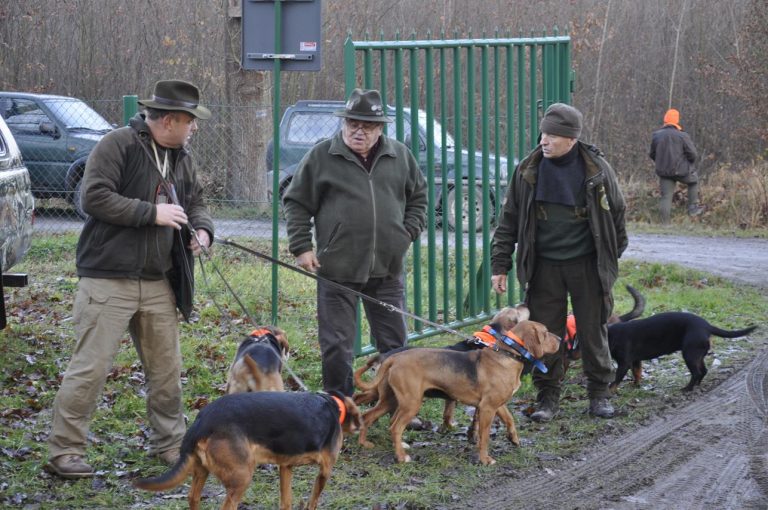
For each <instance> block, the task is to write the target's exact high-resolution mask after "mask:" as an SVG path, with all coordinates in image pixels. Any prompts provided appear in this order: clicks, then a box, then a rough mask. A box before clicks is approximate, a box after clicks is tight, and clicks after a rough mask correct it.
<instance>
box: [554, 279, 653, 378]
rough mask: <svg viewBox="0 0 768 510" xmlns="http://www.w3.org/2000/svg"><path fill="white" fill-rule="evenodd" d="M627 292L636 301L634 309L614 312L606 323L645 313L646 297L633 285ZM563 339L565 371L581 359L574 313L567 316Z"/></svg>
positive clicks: (629, 318)
mask: <svg viewBox="0 0 768 510" xmlns="http://www.w3.org/2000/svg"><path fill="white" fill-rule="evenodd" d="M626 288H627V292H629V294H630V295H631V296H632V299H633V301H634V304H633V306H632V310H630V311H629V312H627V313H625V314H623V315H616V314H613V315H611V316H610V317H608V320H607V321H606V324H608V325H609V326H610V325H611V324H617V323H619V322H629V321H631V320H633V319H637V318H638V317H640V316H641V315H643V312H644V311H645V298H644V297H643V295H642V294H640V292H638V291H637V289H635V288H634V287H633V286H631V285H626ZM563 341H564V343H565V348H564V350H563V372H567V371H568V367H569V365H570V364H571V361H575V360H579V359H581V348H580V346H579V336H578V327H577V325H576V318H575V316H574V315H573V314H569V315H568V317H567V318H566V332H565V337H564V338H563Z"/></svg>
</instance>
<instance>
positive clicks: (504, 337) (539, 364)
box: [487, 326, 549, 374]
mask: <svg viewBox="0 0 768 510" xmlns="http://www.w3.org/2000/svg"><path fill="white" fill-rule="evenodd" d="M487 331H488V333H490V334H492V335H493V336H495V337H496V338H497V339H498V340H501V341H502V342H504V345H506V346H507V347H511V348H512V349H514V350H515V352H517V353H518V354H520V356H522V357H523V359H525V360H526V361H530V362H531V363H533V366H534V367H536V368H538V369H539V370H540V371H541V373H542V374H546V373H547V372H548V371H549V370H548V369H547V366H546V365H545V364H544V363H542V361H541V360H538V359H536V358H534V357H533V354H531V352H530V351H529V350H528V349H526V348H525V347H523V346H522V345H520V344H519V343H517V342H515V341H514V340H512V339H511V338H509V337H508V336H507V335H504V334H502V333H499V332H498V331H496V330H495V329H493V328H492V327H490V326H489V327H488V330H487Z"/></svg>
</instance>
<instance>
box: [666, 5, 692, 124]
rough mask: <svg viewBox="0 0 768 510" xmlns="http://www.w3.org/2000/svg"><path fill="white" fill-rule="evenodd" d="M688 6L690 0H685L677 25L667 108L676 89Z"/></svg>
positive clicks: (669, 106)
mask: <svg viewBox="0 0 768 510" xmlns="http://www.w3.org/2000/svg"><path fill="white" fill-rule="evenodd" d="M687 8H688V0H683V7H682V8H681V9H680V18H679V19H678V21H677V27H676V28H675V32H676V36H675V56H674V57H673V58H672V76H671V77H670V79H669V101H668V102H667V108H668V109H669V108H672V91H673V90H674V89H675V72H676V71H677V51H678V49H679V48H680V33H681V32H682V31H683V17H684V16H685V11H686V10H687Z"/></svg>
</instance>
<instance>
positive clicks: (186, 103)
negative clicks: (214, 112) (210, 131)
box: [139, 80, 211, 119]
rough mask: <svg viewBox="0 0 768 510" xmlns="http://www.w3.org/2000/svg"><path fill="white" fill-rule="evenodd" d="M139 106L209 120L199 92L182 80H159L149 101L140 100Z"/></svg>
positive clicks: (209, 112)
mask: <svg viewBox="0 0 768 510" xmlns="http://www.w3.org/2000/svg"><path fill="white" fill-rule="evenodd" d="M139 104H141V105H144V106H146V107H148V108H154V109H155V110H173V111H180V112H187V113H189V114H191V115H194V116H195V117H197V118H198V119H210V118H211V111H210V110H209V109H208V108H206V107H205V106H203V105H201V104H200V90H199V89H198V88H197V87H195V86H194V85H192V84H191V83H188V82H186V81H182V80H161V81H159V82H157V83H155V90H154V93H153V94H152V97H151V98H150V99H140V100H139Z"/></svg>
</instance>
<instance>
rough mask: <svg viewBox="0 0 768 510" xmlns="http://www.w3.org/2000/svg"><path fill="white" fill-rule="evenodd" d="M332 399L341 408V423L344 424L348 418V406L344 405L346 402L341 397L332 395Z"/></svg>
mask: <svg viewBox="0 0 768 510" xmlns="http://www.w3.org/2000/svg"><path fill="white" fill-rule="evenodd" d="M331 398H332V399H333V401H334V402H336V405H337V406H339V423H344V420H345V419H346V418H347V406H345V405H344V402H343V401H342V400H341V399H340V398H339V397H335V396H333V395H331Z"/></svg>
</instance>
